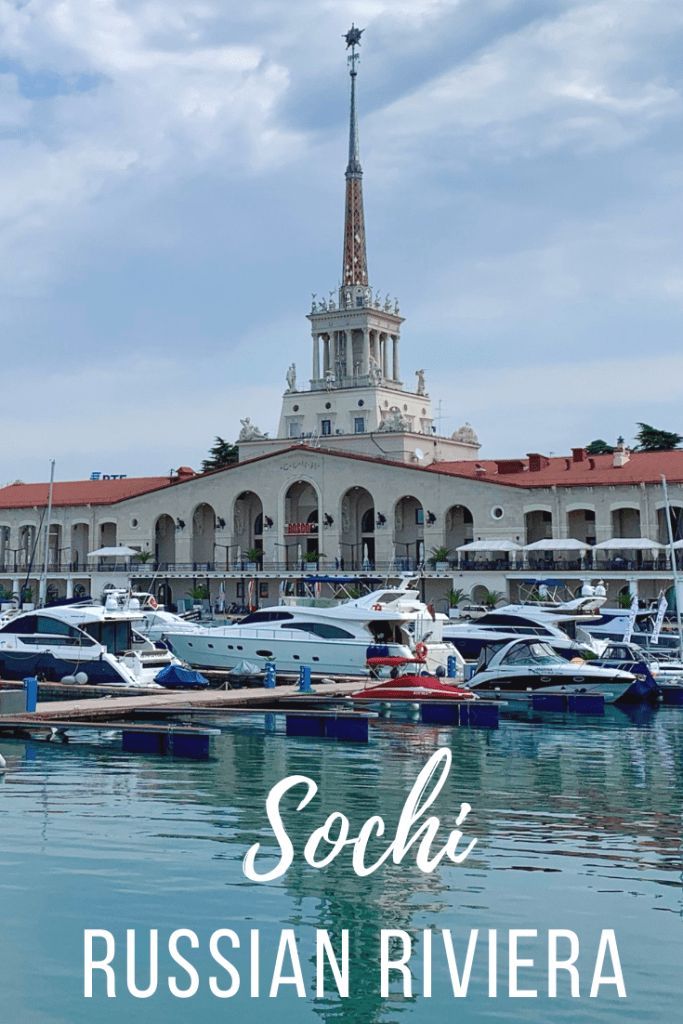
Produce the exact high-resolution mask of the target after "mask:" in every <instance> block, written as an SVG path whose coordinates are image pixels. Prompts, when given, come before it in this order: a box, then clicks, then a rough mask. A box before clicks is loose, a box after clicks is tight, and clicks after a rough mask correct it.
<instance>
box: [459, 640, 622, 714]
mask: <svg viewBox="0 0 683 1024" xmlns="http://www.w3.org/2000/svg"><path fill="white" fill-rule="evenodd" d="M634 682H635V676H634V675H633V674H632V673H631V672H625V671H623V670H621V669H618V668H596V667H595V666H594V665H593V664H592V663H591V662H579V663H574V662H569V661H567V660H566V658H562V657H561V656H560V655H559V654H556V653H555V651H554V650H553V649H552V647H551V646H550V645H549V644H548V643H546V642H545V641H544V640H541V639H536V638H529V637H526V638H524V637H519V638H518V639H516V640H510V641H508V642H507V643H505V642H499V643H495V644H491V645H490V646H489V647H485V648H483V650H482V652H481V655H480V659H479V666H478V668H477V671H476V672H475V674H474V675H473V676H472V678H471V679H470V680H469V682H468V686H469V687H470V688H471V689H472V690H473V691H474V692H475V693H482V694H483V693H496V694H498V693H500V696H501V697H504V698H505V699H506V700H515V699H518V700H521V699H527V698H528V697H529V695H530V693H542V694H553V693H555V694H570V695H575V694H590V695H592V696H600V697H603V698H604V700H605V703H606V704H612V703H614V701H617V700H620V699H621V698H622V697H624V696H625V695H626V693H627V692H628V690H629V689H630V688H631V686H632V685H633V683H634Z"/></svg>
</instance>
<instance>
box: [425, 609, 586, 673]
mask: <svg viewBox="0 0 683 1024" xmlns="http://www.w3.org/2000/svg"><path fill="white" fill-rule="evenodd" d="M594 621H597V619H596V616H595V614H590V613H589V614H584V613H583V612H582V611H581V612H577V611H576V610H573V611H572V612H570V611H560V610H558V609H552V610H551V609H550V608H549V607H536V606H534V605H515V604H509V605H505V606H504V607H502V608H497V609H496V610H495V611H490V612H487V613H486V614H485V615H481V616H480V617H479V618H478V619H476V620H474V621H472V622H453V621H451V622H450V623H449V624H448V625H447V626H446V627H445V628H444V630H443V638H444V640H447V641H448V642H449V643H451V644H453V646H454V647H455V648H457V650H458V651H459V653H460V654H461V655H462V657H463V658H465V660H466V661H476V659H477V658H478V657H479V655H480V653H481V651H482V648H483V647H485V646H487V645H488V644H490V643H492V642H494V641H496V642H498V641H500V642H504V641H509V640H513V639H514V638H515V637H520V636H524V637H534V636H536V637H539V638H542V639H543V640H545V641H546V642H547V643H548V644H549V645H550V646H551V647H552V649H553V650H554V651H555V652H556V653H557V654H559V655H561V656H562V657H563V658H568V659H571V658H576V657H583V656H584V655H586V654H588V655H589V656H590V657H594V656H595V655H596V654H599V653H600V652H601V650H602V648H603V646H604V643H601V642H599V641H596V639H595V638H594V637H593V636H592V635H591V634H590V633H589V632H588V624H589V623H592V622H594Z"/></svg>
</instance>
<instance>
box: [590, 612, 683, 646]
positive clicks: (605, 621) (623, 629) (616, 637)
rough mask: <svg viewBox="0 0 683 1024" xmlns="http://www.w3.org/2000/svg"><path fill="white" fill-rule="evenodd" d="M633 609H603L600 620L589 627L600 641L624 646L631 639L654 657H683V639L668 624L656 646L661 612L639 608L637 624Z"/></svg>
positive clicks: (599, 616) (593, 635)
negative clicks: (682, 646)
mask: <svg viewBox="0 0 683 1024" xmlns="http://www.w3.org/2000/svg"><path fill="white" fill-rule="evenodd" d="M632 614H633V613H632V611H631V609H630V608H601V609H600V611H599V613H598V617H597V618H596V619H595V620H594V621H593V622H591V623H590V624H588V625H587V626H586V629H587V630H588V632H589V633H590V634H591V636H592V637H594V638H595V639H596V640H601V641H603V642H608V641H617V642H623V641H624V639H625V637H627V636H629V635H630V638H631V640H632V641H633V642H634V643H636V644H638V646H639V647H641V648H643V650H645V651H647V652H648V654H650V655H653V656H661V655H662V654H666V655H669V656H671V655H676V656H678V655H679V654H680V650H681V639H680V637H679V636H678V634H677V632H676V631H675V629H674V631H672V630H671V627H670V626H669V624H668V623H667V622H666V621H665V623H664V626H663V628H662V631H661V632H660V634H659V636H658V637H657V641H656V642H655V641H654V640H653V639H652V637H653V631H654V624H655V619H656V617H657V608H656V607H652V608H638V610H637V611H636V613H635V622H634V621H633V619H632Z"/></svg>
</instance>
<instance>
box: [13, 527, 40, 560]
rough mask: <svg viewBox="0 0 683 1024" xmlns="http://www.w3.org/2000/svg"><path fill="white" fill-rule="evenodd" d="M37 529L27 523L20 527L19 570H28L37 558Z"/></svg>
mask: <svg viewBox="0 0 683 1024" xmlns="http://www.w3.org/2000/svg"><path fill="white" fill-rule="evenodd" d="M35 544H36V527H35V525H34V524H33V523H27V524H25V525H24V526H20V527H19V546H18V548H17V568H19V569H28V567H29V566H30V565H31V564H32V562H35V558H36V550H35Z"/></svg>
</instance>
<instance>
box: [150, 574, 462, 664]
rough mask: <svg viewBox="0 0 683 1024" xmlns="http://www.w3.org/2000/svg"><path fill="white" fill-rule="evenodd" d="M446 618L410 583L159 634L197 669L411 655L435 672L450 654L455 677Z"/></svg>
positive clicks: (356, 661) (360, 661)
mask: <svg viewBox="0 0 683 1024" xmlns="http://www.w3.org/2000/svg"><path fill="white" fill-rule="evenodd" d="M447 621H448V619H447V616H445V615H441V614H438V613H435V612H433V611H432V610H431V609H430V608H429V607H428V606H427V605H425V604H424V603H423V602H422V601H420V599H419V594H418V592H417V591H416V590H408V589H395V590H391V589H384V590H376V591H373V592H372V593H370V594H366V595H365V596H364V597H360V598H350V599H348V600H345V601H341V602H338V603H334V602H331V601H328V602H323V601H315V600H312V601H311V602H310V603H304V602H296V601H295V603H283V604H279V605H276V606H275V607H272V608H263V609H260V610H259V611H255V612H252V613H251V614H249V615H247V616H246V617H245V618H243V619H242V620H241V621H240V622H237V623H233V624H231V625H225V626H213V627H207V626H202V625H201V624H199V625H194V627H193V628H192V629H191V630H188V629H187V628H182V629H175V628H174V629H169V630H168V631H167V632H166V633H165V634H164V639H165V640H166V642H167V643H168V644H169V645H170V647H171V650H173V652H174V653H175V654H177V655H178V657H180V658H182V659H183V661H186V662H188V663H189V664H190V665H192V666H194V667H196V668H207V669H208V668H215V669H234V668H236V667H238V666H239V665H240V664H241V663H242V662H244V661H247V662H249V663H250V664H252V665H254V666H257V667H258V669H259V670H263V669H264V668H265V666H266V665H267V664H268V663H269V662H275V665H276V666H277V669H278V670H279V671H281V672H298V670H299V667H300V666H301V665H307V666H309V667H310V668H311V669H312V670H313V671H314V672H316V673H324V674H328V673H330V674H338V675H356V676H363V675H367V673H368V666H367V661H368V658H382V659H386V658H402V659H403V658H414V657H416V656H417V657H419V658H421V659H423V660H424V667H425V669H426V670H428V671H430V672H436V670H437V669H438V668H444V669H445V668H446V667H447V663H448V657H449V655H450V656H455V657H456V660H457V661H458V665H459V667H460V676H461V677H462V659H461V658H458V657H457V654H456V652H455V651H454V649H453V647H452V646H451V645H450V644H448V643H445V642H444V640H443V633H442V631H443V626H444V624H445V623H447ZM186 625H187V624H184V626H186Z"/></svg>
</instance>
